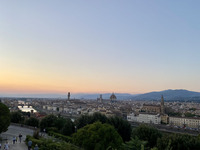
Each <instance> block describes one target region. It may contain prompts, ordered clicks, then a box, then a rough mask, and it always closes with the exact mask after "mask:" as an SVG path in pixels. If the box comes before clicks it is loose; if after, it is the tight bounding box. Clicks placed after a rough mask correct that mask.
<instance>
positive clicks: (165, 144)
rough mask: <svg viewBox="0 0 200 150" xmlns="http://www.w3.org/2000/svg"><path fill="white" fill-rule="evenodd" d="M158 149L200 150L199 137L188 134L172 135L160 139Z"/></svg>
mask: <svg viewBox="0 0 200 150" xmlns="http://www.w3.org/2000/svg"><path fill="white" fill-rule="evenodd" d="M157 147H158V149H170V150H188V149H199V147H200V141H199V139H198V137H194V136H191V135H187V134H185V135H184V134H170V135H165V136H163V137H162V138H159V139H158V143H157Z"/></svg>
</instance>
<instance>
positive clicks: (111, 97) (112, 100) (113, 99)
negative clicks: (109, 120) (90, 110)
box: [110, 93, 117, 103]
mask: <svg viewBox="0 0 200 150" xmlns="http://www.w3.org/2000/svg"><path fill="white" fill-rule="evenodd" d="M116 99H117V97H116V96H115V94H114V93H112V95H111V96H110V102H111V103H112V102H115V101H116Z"/></svg>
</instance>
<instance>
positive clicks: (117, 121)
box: [75, 113, 131, 141]
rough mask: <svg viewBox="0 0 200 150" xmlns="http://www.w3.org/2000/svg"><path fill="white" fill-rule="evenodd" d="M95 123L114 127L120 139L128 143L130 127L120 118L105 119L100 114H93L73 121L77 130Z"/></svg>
mask: <svg viewBox="0 0 200 150" xmlns="http://www.w3.org/2000/svg"><path fill="white" fill-rule="evenodd" d="M96 121H100V122H101V123H108V124H110V125H112V126H114V127H115V129H116V130H117V132H118V133H119V134H120V136H121V137H122V139H123V141H129V140H130V137H131V125H130V123H129V122H128V121H126V120H123V119H122V118H120V117H117V116H116V117H106V116H105V115H103V114H101V113H94V114H93V115H82V116H81V117H79V118H78V119H77V120H76V121H75V125H76V126H77V128H78V129H79V128H82V127H84V126H86V125H87V124H92V123H94V122H96Z"/></svg>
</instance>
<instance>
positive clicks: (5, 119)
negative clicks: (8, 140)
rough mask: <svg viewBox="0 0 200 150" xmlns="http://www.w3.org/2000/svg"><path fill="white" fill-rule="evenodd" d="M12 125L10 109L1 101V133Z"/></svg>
mask: <svg viewBox="0 0 200 150" xmlns="http://www.w3.org/2000/svg"><path fill="white" fill-rule="evenodd" d="M9 125H10V110H9V109H8V107H7V106H6V105H4V104H2V103H1V102H0V133H2V132H5V131H6V130H7V129H8V126H9Z"/></svg>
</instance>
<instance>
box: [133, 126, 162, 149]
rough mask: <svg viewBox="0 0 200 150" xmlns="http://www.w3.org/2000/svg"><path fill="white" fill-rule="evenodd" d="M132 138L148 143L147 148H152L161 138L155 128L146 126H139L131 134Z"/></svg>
mask: <svg viewBox="0 0 200 150" xmlns="http://www.w3.org/2000/svg"><path fill="white" fill-rule="evenodd" d="M132 134H133V135H132V136H133V137H134V138H135V137H138V138H139V139H140V140H143V141H148V143H147V146H149V147H150V148H153V147H154V146H156V144H157V139H158V138H161V137H162V134H161V132H160V131H158V130H157V129H156V128H154V127H151V126H147V125H140V126H139V127H137V128H136V129H135V130H133V133H132Z"/></svg>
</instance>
